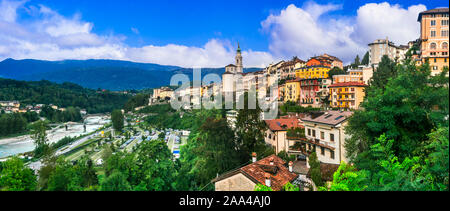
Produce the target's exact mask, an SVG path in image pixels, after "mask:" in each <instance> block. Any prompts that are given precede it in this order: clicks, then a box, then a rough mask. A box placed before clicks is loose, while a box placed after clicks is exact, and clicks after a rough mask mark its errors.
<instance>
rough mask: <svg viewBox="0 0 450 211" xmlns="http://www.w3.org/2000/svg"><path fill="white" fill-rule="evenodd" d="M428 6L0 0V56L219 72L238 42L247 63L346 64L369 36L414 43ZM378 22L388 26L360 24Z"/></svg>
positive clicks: (280, 0)
mask: <svg viewBox="0 0 450 211" xmlns="http://www.w3.org/2000/svg"><path fill="white" fill-rule="evenodd" d="M370 3H373V4H370ZM436 7H448V1H438V0H433V1H417V0H410V1H389V2H387V3H386V2H385V1H370V2H366V1H355V0H353V1H350V0H347V1H321V0H316V1H300V0H297V1H287V0H259V1H256V0H255V1H253V0H246V1H237V0H227V1H225V0H223V1H219V0H189V1H187V0H170V1H169V0H164V1H148V0H128V1H121V0H64V1H61V0H40V1H39V0H28V1H26V0H23V1H20V0H0V59H4V58H8V57H13V58H16V59H24V58H35V59H47V60H61V59H86V58H110V59H122V60H131V61H137V62H152V63H161V64H171V65H179V66H222V65H224V64H226V63H230V62H232V59H233V58H232V57H233V53H234V52H233V51H234V50H235V49H234V48H235V43H236V42H238V41H239V42H240V43H241V47H242V48H243V50H244V64H246V60H245V59H246V58H245V56H247V57H248V59H247V64H246V65H247V66H263V65H266V64H268V63H271V62H275V61H277V60H280V59H288V58H291V57H292V56H299V57H301V58H303V59H307V57H310V56H314V55H317V54H321V53H325V51H326V52H328V53H332V54H335V55H336V56H338V57H340V58H342V59H343V60H344V61H347V62H348V61H350V60H351V58H354V56H355V55H356V54H363V53H364V52H365V51H366V50H367V49H365V48H366V45H367V43H368V42H370V40H371V39H374V38H384V37H386V36H389V37H392V39H393V41H394V42H397V43H398V44H405V43H400V42H407V41H408V40H412V39H414V38H417V37H418V36H419V35H418V33H417V30H418V23H416V21H415V20H413V19H414V16H417V14H418V12H420V11H421V10H424V9H432V8H436ZM2 10H3V14H4V15H3V16H4V17H3V20H2V14H1V13H2ZM4 11H7V12H4ZM386 11H388V13H387V14H391V13H393V15H392V16H391V15H386V14H383V13H384V12H386ZM389 11H390V12H389ZM5 14H6V15H5ZM377 15H379V17H383V18H385V19H388V20H387V23H385V22H383V20H375V21H374V20H370V18H367V17H369V16H373V17H375V16H377ZM305 16H311V17H309V18H306V19H304V17H305ZM383 18H378V19H383ZM375 19H376V18H375ZM2 21H3V24H2ZM377 21H378V22H377ZM380 23H383V24H386V25H387V27H384V29H383V28H381V27H380ZM371 24H372V25H373V27H372V25H371ZM364 25H366V26H364ZM367 25H368V26H367ZM404 25H405V26H404ZM399 26H401V27H399ZM293 28H296V29H293ZM13 30H15V31H13ZM371 30H373V31H371ZM380 30H381V31H380ZM18 32H20V33H19V35H21V36H20V37H13V36H11V35H12V33H18ZM60 32H61V33H60ZM2 33H3V34H2ZM7 33H9V36H8V34H7ZM370 34H376V36H371V35H370ZM337 37H339V38H337ZM18 40H19V41H18ZM36 40H39V42H36ZM14 42H16V43H14ZM35 42H36V43H35ZM18 46H19V47H22V48H23V49H12V50H11V48H12V47H14V48H18ZM2 49H3V50H2ZM7 50H8V51H7ZM189 55H194V56H193V58H190V56H189ZM224 57H226V58H224ZM197 58H200V59H197ZM196 59H197V60H199V61H196Z"/></svg>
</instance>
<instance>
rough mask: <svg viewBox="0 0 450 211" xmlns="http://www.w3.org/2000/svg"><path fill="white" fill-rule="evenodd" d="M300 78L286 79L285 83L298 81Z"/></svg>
mask: <svg viewBox="0 0 450 211" xmlns="http://www.w3.org/2000/svg"><path fill="white" fill-rule="evenodd" d="M301 80H302V79H301V78H295V79H292V80H287V81H286V83H290V82H300V81H301Z"/></svg>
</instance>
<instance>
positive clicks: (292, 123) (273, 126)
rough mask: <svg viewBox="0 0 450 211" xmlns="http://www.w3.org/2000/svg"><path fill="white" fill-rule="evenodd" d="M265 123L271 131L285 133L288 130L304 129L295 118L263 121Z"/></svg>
mask: <svg viewBox="0 0 450 211" xmlns="http://www.w3.org/2000/svg"><path fill="white" fill-rule="evenodd" d="M265 122H266V124H267V126H268V127H269V129H270V130H271V131H285V130H288V129H290V128H298V127H301V128H303V127H304V126H303V125H302V124H301V120H300V119H298V118H297V117H289V118H282V119H272V120H265ZM284 125H285V126H284Z"/></svg>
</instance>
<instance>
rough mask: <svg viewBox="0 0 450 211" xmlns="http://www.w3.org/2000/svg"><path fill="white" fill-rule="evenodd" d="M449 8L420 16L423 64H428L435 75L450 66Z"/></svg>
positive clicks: (422, 13) (431, 11) (425, 12)
mask: <svg viewBox="0 0 450 211" xmlns="http://www.w3.org/2000/svg"><path fill="white" fill-rule="evenodd" d="M448 14H449V8H437V9H432V10H427V11H424V12H421V13H420V14H419V18H418V20H417V21H419V22H420V41H421V59H422V62H428V63H429V64H430V66H431V72H432V74H433V75H435V74H438V73H440V72H441V71H442V68H443V67H445V66H447V67H448V66H449V65H448V63H449V56H448V44H449V35H448V33H449V32H448V26H449V18H448Z"/></svg>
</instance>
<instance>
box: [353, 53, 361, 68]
mask: <svg viewBox="0 0 450 211" xmlns="http://www.w3.org/2000/svg"><path fill="white" fill-rule="evenodd" d="M359 65H361V60H360V58H359V55H356V57H355V61H354V62H353V63H352V68H357V67H358V66H359Z"/></svg>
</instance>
